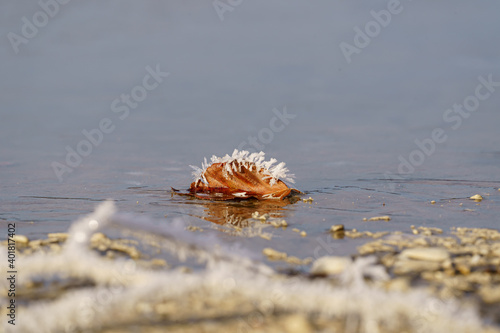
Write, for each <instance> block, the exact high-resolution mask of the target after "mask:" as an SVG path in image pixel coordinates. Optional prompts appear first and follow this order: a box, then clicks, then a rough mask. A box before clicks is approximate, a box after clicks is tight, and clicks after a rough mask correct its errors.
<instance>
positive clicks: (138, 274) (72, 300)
mask: <svg viewBox="0 0 500 333" xmlns="http://www.w3.org/2000/svg"><path fill="white" fill-rule="evenodd" d="M106 225H113V226H118V227H121V228H123V229H124V230H129V229H136V231H137V230H138V229H140V231H141V232H142V233H152V234H155V235H161V236H162V237H163V238H162V239H163V240H164V243H163V244H162V245H164V248H165V249H168V250H169V251H171V252H172V253H174V254H177V255H179V256H180V257H188V256H191V257H195V258H199V259H201V260H203V261H205V262H207V265H206V267H205V268H204V269H201V270H195V271H193V272H191V273H189V274H187V273H185V272H182V271H180V270H178V269H162V270H148V269H145V268H142V267H140V265H137V264H136V262H135V261H133V260H131V259H115V260H110V259H109V258H105V257H103V256H101V255H99V254H97V253H96V252H95V251H93V250H91V249H90V248H89V240H90V237H91V235H92V234H93V233H95V232H98V231H100V230H102V228H103V227H104V226H106ZM163 226H164V224H163ZM220 243H221V242H220V240H219V239H218V238H217V237H207V236H206V235H204V234H203V235H202V234H195V233H192V232H189V231H186V230H185V228H184V226H181V225H179V224H174V226H172V225H168V229H166V228H165V227H162V225H160V224H158V223H155V221H153V220H151V219H149V218H146V217H143V216H137V215H133V214H121V213H117V212H116V210H115V207H114V204H113V203H112V202H106V203H103V204H101V205H100V206H99V207H98V208H97V209H96V211H95V212H94V213H92V214H90V215H88V216H87V217H84V218H82V219H79V220H78V221H76V222H75V223H74V224H73V225H72V227H71V229H70V235H69V238H68V241H67V243H66V244H65V245H64V247H63V249H62V251H61V252H60V253H59V254H53V253H52V254H46V253H43V252H41V251H40V252H37V253H35V254H33V255H29V256H25V257H23V258H22V260H19V261H18V262H19V266H18V271H19V272H22V274H19V280H18V286H19V287H20V286H21V285H26V284H27V283H30V281H37V280H38V281H40V280H45V281H47V280H50V279H59V278H70V277H74V278H80V279H86V280H89V281H92V284H91V285H89V286H87V287H83V288H80V289H77V290H70V291H68V292H65V293H64V294H63V295H61V296H59V297H57V298H55V299H53V300H36V299H32V300H30V301H29V303H28V304H27V306H26V307H25V308H23V309H22V314H21V316H20V317H19V320H18V324H17V325H16V327H15V329H11V328H10V327H5V328H6V330H5V331H6V332H9V330H11V331H12V332H41V333H43V332H73V331H98V330H100V329H101V328H106V327H107V328H112V327H126V326H127V325H132V324H138V323H141V322H143V321H144V319H145V318H146V319H147V318H148V313H149V312H148V311H150V312H151V314H152V313H154V311H153V310H154V307H155V304H161V302H165V301H166V300H168V301H169V302H173V303H174V304H183V303H182V302H185V300H186V297H187V296H186V295H199V297H200V298H201V299H202V301H203V302H208V301H209V300H211V302H215V304H217V302H228V301H230V300H231V299H232V298H235V297H236V298H237V299H239V300H241V299H243V300H245V302H247V304H250V305H251V306H254V307H255V309H256V310H253V311H257V310H258V309H259V308H258V306H259V304H260V305H262V304H267V307H268V308H271V309H272V311H271V313H275V312H276V313H280V312H281V313H283V312H288V313H300V314H306V315H322V316H325V317H327V318H332V317H335V318H339V317H340V318H342V317H345V318H356V325H357V326H356V327H357V329H356V330H355V331H358V332H370V333H372V332H379V324H380V323H383V325H384V327H386V328H394V329H396V328H397V327H399V326H398V325H401V322H402V321H403V322H404V323H405V325H407V326H409V327H410V329H411V332H429V333H431V332H436V333H438V332H439V333H441V332H480V331H481V330H482V329H483V325H482V322H481V319H480V317H479V315H478V313H477V311H476V309H474V308H472V307H466V306H463V304H460V303H458V302H454V301H443V300H439V299H437V298H435V297H432V296H429V294H427V293H426V292H423V291H422V290H418V289H414V290H412V291H409V292H406V293H401V292H392V291H385V290H382V289H381V288H375V287H372V286H369V285H367V284H366V283H365V282H364V279H363V276H365V277H366V276H369V277H371V278H372V279H374V280H385V279H386V278H387V276H386V274H385V271H384V269H383V267H382V266H378V265H376V264H375V263H374V261H373V260H372V259H370V258H369V257H368V258H358V259H357V260H354V261H353V262H352V264H350V265H349V266H348V267H347V269H346V270H345V271H344V273H343V274H344V275H343V276H341V278H340V279H339V281H340V286H339V285H332V284H331V283H329V282H328V280H326V279H322V280H320V279H315V280H309V279H305V278H300V277H283V276H278V275H277V274H276V273H274V271H273V270H272V269H271V268H269V267H267V266H266V265H264V264H262V263H260V262H258V261H254V260H251V258H250V256H249V254H248V253H245V252H244V251H239V253H237V251H234V249H228V248H227V247H224V246H223V245H220ZM217 244H218V245H217ZM7 282H8V281H7V280H5V279H2V280H1V284H0V287H1V288H2V289H5V288H7V287H8V286H7ZM0 303H1V304H0V305H1V306H2V307H4V306H5V305H6V299H5V298H4V296H2V299H1V301H0ZM237 310H238V309H237ZM197 314H198V315H199V312H196V311H193V314H192V316H193V317H192V318H190V320H195V321H196V319H197V318H196V315H197ZM170 319H171V320H174V321H175V317H174V318H171V317H170ZM198 319H199V320H201V321H203V320H205V319H204V318H203V317H202V318H198ZM212 320H213V319H212ZM5 322H6V320H3V323H2V325H5ZM346 322H348V320H347V319H346ZM9 326H10V325H9ZM346 331H347V327H346Z"/></svg>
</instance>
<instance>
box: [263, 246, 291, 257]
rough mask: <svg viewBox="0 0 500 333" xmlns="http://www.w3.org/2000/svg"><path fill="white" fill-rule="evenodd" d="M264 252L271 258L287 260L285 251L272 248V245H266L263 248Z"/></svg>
mask: <svg viewBox="0 0 500 333" xmlns="http://www.w3.org/2000/svg"><path fill="white" fill-rule="evenodd" d="M262 253H263V254H264V255H265V256H266V257H267V259H269V260H285V259H286V257H287V255H286V253H285V252H280V251H276V250H275V249H272V248H270V247H266V248H265V249H263V250H262Z"/></svg>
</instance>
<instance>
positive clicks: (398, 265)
mask: <svg viewBox="0 0 500 333" xmlns="http://www.w3.org/2000/svg"><path fill="white" fill-rule="evenodd" d="M439 268H440V265H439V263H438V262H433V261H420V260H398V261H396V262H395V263H394V266H393V269H394V274H397V275H404V274H410V273H420V272H424V271H437V270H438V269H439Z"/></svg>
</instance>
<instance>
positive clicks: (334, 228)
mask: <svg viewBox="0 0 500 333" xmlns="http://www.w3.org/2000/svg"><path fill="white" fill-rule="evenodd" d="M330 231H331V232H339V231H344V225H343V224H335V225H332V227H331V228H330Z"/></svg>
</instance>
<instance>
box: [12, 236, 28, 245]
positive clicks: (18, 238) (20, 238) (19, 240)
mask: <svg viewBox="0 0 500 333" xmlns="http://www.w3.org/2000/svg"><path fill="white" fill-rule="evenodd" d="M11 239H13V240H14V241H15V242H16V243H19V244H23V245H27V244H28V243H29V241H30V240H29V239H28V237H26V236H24V235H14V237H12V238H11Z"/></svg>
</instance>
